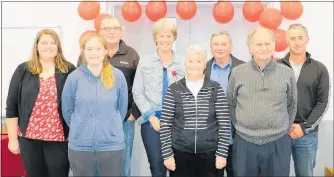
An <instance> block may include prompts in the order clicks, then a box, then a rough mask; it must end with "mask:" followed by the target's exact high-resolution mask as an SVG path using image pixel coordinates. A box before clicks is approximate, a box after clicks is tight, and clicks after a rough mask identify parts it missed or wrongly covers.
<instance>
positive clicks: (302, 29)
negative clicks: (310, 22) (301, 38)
mask: <svg viewBox="0 0 334 177" xmlns="http://www.w3.org/2000/svg"><path fill="white" fill-rule="evenodd" d="M293 29H295V30H301V31H303V32H304V33H305V35H306V37H308V31H307V29H306V27H305V26H304V25H302V24H300V23H294V24H291V25H290V26H289V28H288V29H287V30H286V32H287V33H286V34H287V37H288V35H289V32H290V31H291V30H293Z"/></svg>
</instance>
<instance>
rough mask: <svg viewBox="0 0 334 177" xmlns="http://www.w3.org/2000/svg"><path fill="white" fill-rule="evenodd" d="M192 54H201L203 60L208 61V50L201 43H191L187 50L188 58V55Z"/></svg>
mask: <svg viewBox="0 0 334 177" xmlns="http://www.w3.org/2000/svg"><path fill="white" fill-rule="evenodd" d="M191 54H198V55H200V56H201V57H202V58H203V60H204V61H205V62H206V61H207V59H206V57H207V54H206V50H205V48H204V47H203V46H202V45H200V44H194V45H190V46H189V47H188V49H187V51H186V58H187V57H188V55H191Z"/></svg>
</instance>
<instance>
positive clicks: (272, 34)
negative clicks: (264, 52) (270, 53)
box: [247, 27, 275, 47]
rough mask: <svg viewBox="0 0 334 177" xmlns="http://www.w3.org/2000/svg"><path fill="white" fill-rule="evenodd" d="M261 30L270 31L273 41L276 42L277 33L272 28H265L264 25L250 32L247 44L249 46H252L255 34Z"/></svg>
mask: <svg viewBox="0 0 334 177" xmlns="http://www.w3.org/2000/svg"><path fill="white" fill-rule="evenodd" d="M259 32H266V33H268V34H269V35H270V36H271V38H272V41H273V43H275V34H274V33H273V32H272V31H271V30H269V29H267V28H264V27H257V28H255V29H254V30H253V31H252V32H251V33H249V35H248V38H247V46H248V47H250V46H251V44H252V43H253V42H254V36H255V35H256V34H257V33H259Z"/></svg>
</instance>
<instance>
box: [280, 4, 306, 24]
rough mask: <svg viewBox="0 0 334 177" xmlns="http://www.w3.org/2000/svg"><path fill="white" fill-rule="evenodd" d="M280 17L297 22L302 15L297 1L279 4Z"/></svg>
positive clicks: (301, 9)
mask: <svg viewBox="0 0 334 177" xmlns="http://www.w3.org/2000/svg"><path fill="white" fill-rule="evenodd" d="M281 11H282V15H283V16H284V17H285V18H286V19H289V20H297V19H298V18H299V17H300V16H302V14H303V5H302V3H301V2H299V1H295V2H281Z"/></svg>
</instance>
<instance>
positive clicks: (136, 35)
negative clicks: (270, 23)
mask: <svg viewBox="0 0 334 177" xmlns="http://www.w3.org/2000/svg"><path fill="white" fill-rule="evenodd" d="M78 4H79V2H3V3H2V25H3V27H23V28H25V27H61V32H60V33H61V36H62V43H63V51H64V54H65V57H66V58H67V59H68V60H69V61H71V62H72V63H73V64H76V62H77V57H78V55H79V45H78V41H79V37H80V35H81V33H82V32H84V31H86V30H90V29H94V25H93V21H84V20H82V19H81V18H80V17H79V15H78V14H77V7H78ZM117 4H120V3H112V2H111V3H109V4H107V3H105V2H101V12H107V11H108V12H109V13H111V14H113V13H114V14H115V15H119V14H120V6H119V5H117ZM144 4H145V3H144ZM212 6H213V5H208V4H206V5H201V6H198V13H197V14H196V16H195V17H194V19H192V20H191V21H182V20H180V19H178V18H177V24H178V26H179V29H178V32H179V38H178V40H177V42H176V50H177V52H178V53H179V54H181V55H182V54H184V52H185V50H186V48H187V46H188V45H189V44H192V43H201V44H203V45H205V46H206V47H207V49H209V46H208V42H209V37H210V35H211V33H212V32H213V31H215V30H216V29H226V30H228V31H229V32H230V33H231V36H232V40H233V46H234V48H233V54H234V55H235V56H237V57H239V58H240V59H242V60H244V61H248V60H249V54H248V50H247V47H246V35H247V33H248V32H249V31H250V30H251V29H253V28H254V27H255V26H257V24H256V23H248V22H246V20H244V19H243V17H242V14H241V9H240V8H241V5H240V3H238V5H236V6H237V7H236V9H235V17H234V19H233V20H232V22H231V23H229V24H226V25H222V24H218V23H216V22H215V21H214V20H213V18H212V13H211V8H212ZM269 6H274V7H277V8H279V4H278V3H271V4H269ZM303 6H304V14H303V16H302V17H301V18H300V19H299V20H296V21H288V20H286V19H283V23H282V25H281V28H283V29H286V28H287V27H288V25H290V24H291V23H294V22H299V23H302V24H304V25H305V26H306V27H307V28H308V30H309V36H310V44H309V46H308V51H309V52H310V53H311V54H312V57H314V58H315V59H317V60H319V61H321V62H323V63H324V64H325V65H326V66H327V67H328V70H329V72H330V80H331V81H332V80H333V14H332V13H333V4H332V3H331V2H327V3H324V2H303ZM113 8H115V10H114V11H113ZM142 11H143V14H142V16H141V18H140V19H139V21H138V22H137V23H128V22H125V21H124V20H122V22H123V23H124V25H125V27H126V31H125V36H124V39H125V41H126V42H127V43H128V44H129V45H131V46H132V47H134V48H135V49H136V50H137V51H138V53H139V54H140V55H144V54H147V53H148V52H152V51H154V50H155V48H154V43H153V41H152V35H151V29H152V25H153V23H152V22H150V21H148V20H147V17H146V15H145V9H144V8H143V9H142ZM167 16H168V17H176V13H175V3H174V4H170V5H169V10H168V15H167ZM322 20H323V21H322ZM200 30H203V31H204V32H203V33H202V31H200ZM28 38H29V40H30V38H31V37H30V36H29V37H27V38H26V39H25V38H14V39H13V40H17V43H18V44H19V43H20V41H22V40H27V39H28ZM32 42H33V41H31V44H32ZM2 45H6V41H2ZM30 49H31V46H27V50H29V51H30ZM208 52H209V50H208ZM285 53H286V51H285V52H281V53H277V56H280V57H282V56H284V54H285ZM27 57H28V56H22V59H20V60H24V58H27ZM2 60H3V61H4V60H12V58H2ZM13 62H15V61H13ZM2 69H3V71H2V72H12V71H8V69H7V68H6V66H2ZM6 69H7V70H6ZM2 79H3V78H2ZM2 89H7V88H2ZM332 92H333V87H331V97H330V104H329V106H328V110H327V112H326V114H325V115H324V120H326V121H324V122H323V123H322V124H325V123H326V125H321V128H322V129H321V131H320V137H319V138H320V140H319V152H318V157H317V158H318V164H317V167H316V175H319V176H320V175H323V169H324V166H325V165H327V166H331V167H333V160H332V158H328V157H333V142H332V140H333V126H330V123H331V124H332V120H333V94H332ZM328 138H329V139H330V140H331V141H329V139H328ZM132 166H133V168H132V175H136V176H138V175H146V176H147V175H150V173H149V167H148V163H147V159H146V154H145V151H144V147H143V144H142V142H141V137H140V126H139V125H137V124H136V134H135V141H134V153H133V160H132ZM291 171H293V169H292V170H291ZM292 175H293V172H292Z"/></svg>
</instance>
